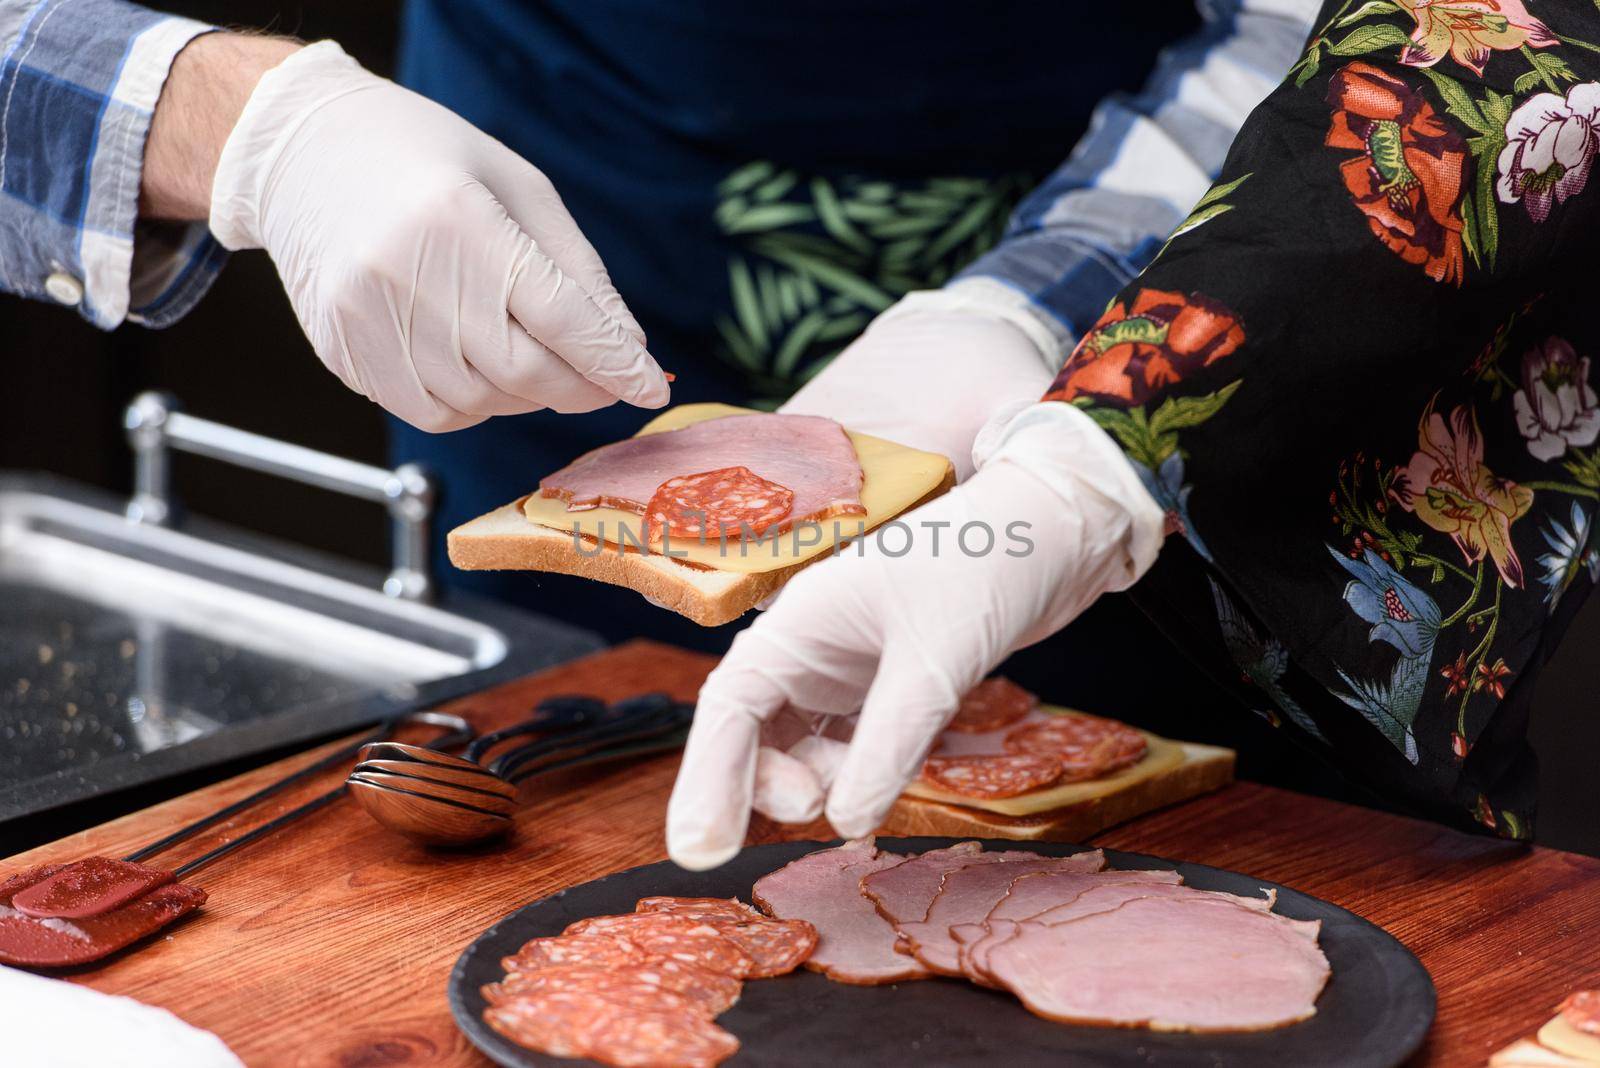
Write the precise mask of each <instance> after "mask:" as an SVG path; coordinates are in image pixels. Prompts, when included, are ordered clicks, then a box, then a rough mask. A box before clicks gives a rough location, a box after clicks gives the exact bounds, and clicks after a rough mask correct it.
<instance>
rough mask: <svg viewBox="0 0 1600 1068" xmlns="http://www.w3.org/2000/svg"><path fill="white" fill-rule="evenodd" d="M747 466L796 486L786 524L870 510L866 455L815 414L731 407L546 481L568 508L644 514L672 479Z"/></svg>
mask: <svg viewBox="0 0 1600 1068" xmlns="http://www.w3.org/2000/svg"><path fill="white" fill-rule="evenodd" d="M728 468H743V469H745V470H747V471H749V472H750V473H751V474H753V475H755V476H757V477H758V478H760V479H764V480H765V481H767V482H770V483H774V484H776V485H777V486H780V487H782V488H784V489H786V490H788V491H789V492H791V493H793V494H794V499H793V502H792V504H791V505H790V509H789V514H788V517H787V518H786V519H784V520H782V521H781V522H778V523H775V524H774V526H775V527H776V528H777V529H784V528H785V527H787V526H792V525H793V524H794V523H797V522H804V521H806V520H812V519H824V518H827V517H829V516H836V515H865V514H866V509H865V508H864V507H863V506H862V504H861V484H862V474H861V462H860V461H859V460H858V459H857V458H856V450H855V446H854V445H852V444H851V442H850V438H849V436H848V435H847V434H846V433H845V432H844V428H843V427H841V426H840V425H839V424H838V423H836V422H834V421H833V420H831V419H824V418H822V417H821V416H815V415H778V414H759V415H728V416H723V417H722V418H720V419H707V420H705V421H704V422H700V423H695V424H693V425H691V426H686V427H683V428H682V429H680V430H667V431H663V432H662V433H659V434H643V435H640V436H639V437H633V438H628V439H627V440H626V441H618V442H613V443H612V444H610V445H605V446H602V447H601V448H598V449H595V450H593V451H591V452H586V453H584V454H583V455H582V456H580V457H578V458H577V459H576V460H574V461H572V462H571V463H570V464H568V465H567V466H566V467H563V468H562V469H561V470H559V471H557V472H555V473H554V474H551V475H547V476H545V477H544V478H543V479H541V480H540V481H539V493H540V495H541V496H544V497H555V498H559V499H560V500H562V501H565V502H566V505H567V510H568V511H574V512H576V511H583V510H586V509H589V508H598V507H602V506H604V507H608V508H620V509H622V510H624V511H628V512H634V513H636V514H639V515H643V514H644V511H645V506H646V505H647V504H648V503H649V501H650V499H651V498H652V497H654V496H655V493H656V490H657V489H659V488H660V487H661V486H662V484H663V483H665V482H666V481H667V480H668V479H672V478H677V477H680V476H684V475H694V474H701V473H704V472H710V471H719V470H723V469H728Z"/></svg>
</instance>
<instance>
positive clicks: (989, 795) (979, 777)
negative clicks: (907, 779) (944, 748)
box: [922, 753, 1061, 800]
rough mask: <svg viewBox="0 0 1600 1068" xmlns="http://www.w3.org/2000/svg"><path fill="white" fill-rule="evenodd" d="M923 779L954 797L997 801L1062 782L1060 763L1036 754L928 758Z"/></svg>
mask: <svg viewBox="0 0 1600 1068" xmlns="http://www.w3.org/2000/svg"><path fill="white" fill-rule="evenodd" d="M922 778H923V779H924V780H925V781H927V782H929V783H932V784H933V785H934V786H937V787H939V788H940V789H941V790H948V791H950V792H951V793H953V794H961V795H962V796H963V797H978V798H984V799H986V800H994V799H998V798H1002V797H1016V796H1017V795H1018V794H1025V793H1027V792H1028V791H1030V790H1037V789H1039V788H1040V787H1042V786H1049V785H1050V784H1051V783H1053V782H1055V781H1056V780H1057V779H1059V778H1061V761H1059V760H1057V759H1056V758H1055V757H1052V756H1042V755H1040V754H1037V753H994V754H981V755H978V756H948V757H929V758H928V760H927V762H926V763H925V764H923V765H922Z"/></svg>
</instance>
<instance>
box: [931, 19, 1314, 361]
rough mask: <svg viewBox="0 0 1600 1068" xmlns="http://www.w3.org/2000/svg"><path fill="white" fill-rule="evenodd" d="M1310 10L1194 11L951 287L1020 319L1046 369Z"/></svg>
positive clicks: (1126, 272)
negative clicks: (1040, 342) (1032, 326)
mask: <svg viewBox="0 0 1600 1068" xmlns="http://www.w3.org/2000/svg"><path fill="white" fill-rule="evenodd" d="M1320 6H1321V4H1320V0H1200V3H1199V8H1200V12H1201V15H1202V16H1203V17H1204V19H1205V25H1204V26H1203V27H1202V28H1201V29H1200V30H1198V31H1197V32H1196V33H1195V34H1194V35H1193V36H1191V37H1190V38H1188V39H1186V40H1184V41H1181V42H1179V43H1178V44H1176V45H1175V46H1174V47H1172V48H1170V49H1168V50H1167V51H1166V52H1164V53H1163V54H1162V56H1161V59H1160V61H1159V62H1158V64H1157V66H1156V69H1155V71H1154V72H1153V73H1152V75H1151V77H1150V79H1149V81H1148V82H1147V84H1146V85H1145V87H1144V89H1143V91H1142V92H1140V93H1139V94H1137V95H1135V96H1131V97H1130V96H1123V95H1118V96H1113V97H1110V98H1108V99H1107V100H1105V101H1104V102H1103V103H1102V104H1101V105H1100V106H1099V107H1098V108H1096V109H1095V114H1094V118H1093V121H1092V123H1091V125H1090V128H1089V132H1088V133H1087V134H1085V135H1084V137H1083V139H1082V140H1081V141H1080V142H1079V143H1078V145H1077V147H1076V148H1075V149H1074V150H1073V152H1072V155H1071V156H1070V158H1068V159H1067V161H1066V162H1065V163H1063V164H1062V165H1061V166H1060V167H1059V168H1058V169H1057V170H1056V171H1055V172H1054V173H1053V174H1052V175H1051V176H1050V177H1049V178H1048V179H1046V180H1045V182H1044V184H1042V185H1040V186H1039V188H1038V189H1036V190H1034V191H1033V192H1032V193H1031V194H1029V195H1028V196H1027V197H1026V198H1025V199H1024V200H1023V202H1022V203H1021V204H1020V205H1019V206H1018V208H1017V211H1016V213H1015V215H1014V216H1013V217H1012V220H1011V224H1010V226H1009V228H1008V230H1007V233H1006V236H1005V237H1004V238H1003V239H1002V240H1001V242H1000V243H999V244H998V245H996V246H995V248H993V249H991V250H990V251H989V252H988V253H987V254H985V255H984V256H982V257H980V258H979V259H978V260H976V261H974V262H973V263H972V264H971V265H969V266H968V267H967V268H966V269H964V270H963V271H962V272H961V273H960V274H958V275H957V276H956V278H955V279H954V280H953V281H952V283H951V285H952V287H954V288H957V289H960V288H963V287H968V288H970V287H978V288H979V289H982V290H985V291H986V292H985V296H987V297H988V298H989V299H991V300H999V301H1001V302H1004V303H1006V304H1008V305H1010V306H1012V307H1014V308H1016V309H1018V310H1019V311H1021V312H1023V313H1025V314H1026V316H1027V317H1028V319H1029V320H1030V321H1032V322H1034V323H1036V324H1037V325H1038V326H1039V327H1040V328H1042V329H1041V330H1040V331H1031V332H1032V333H1034V334H1035V335H1036V336H1043V335H1048V336H1049V338H1050V339H1051V340H1052V341H1053V342H1054V344H1053V346H1052V347H1053V348H1054V350H1055V352H1054V353H1053V355H1054V357H1055V361H1056V363H1057V364H1058V365H1059V363H1060V362H1061V360H1062V359H1064V358H1065V356H1066V353H1067V352H1069V351H1070V350H1071V348H1072V346H1073V345H1074V344H1075V343H1076V341H1077V339H1078V338H1079V337H1081V336H1082V335H1083V334H1084V332H1085V331H1087V330H1088V329H1089V328H1090V327H1092V326H1093V325H1094V323H1095V321H1096V320H1097V319H1098V318H1099V317H1100V314H1101V312H1103V311H1104V310H1105V306H1106V302H1107V301H1109V300H1110V299H1111V298H1112V297H1113V296H1115V295H1116V293H1117V291H1118V290H1120V289H1121V288H1122V287H1123V286H1124V285H1125V284H1127V283H1128V282H1129V281H1131V280H1132V279H1133V278H1134V277H1135V276H1137V275H1138V274H1139V272H1140V271H1142V270H1144V268H1145V267H1146V266H1148V265H1149V263H1150V261H1151V260H1153V259H1154V258H1155V256H1156V253H1158V252H1160V251H1161V247H1162V245H1163V244H1164V243H1165V241H1166V239H1167V237H1168V236H1169V235H1170V234H1171V233H1172V232H1173V231H1174V230H1175V229H1177V227H1178V225H1179V224H1180V223H1182V222H1183V220H1184V219H1185V218H1186V217H1187V216H1188V213H1189V210H1190V208H1191V207H1193V205H1194V203H1195V201H1197V200H1199V199H1200V197H1201V196H1202V195H1204V194H1205V191H1206V189H1207V188H1208V187H1209V186H1210V185H1211V183H1212V181H1213V180H1214V179H1215V178H1216V175H1217V173H1218V171H1219V170H1220V169H1221V167H1222V163H1223V160H1224V159H1225V158H1226V156H1227V154H1228V148H1229V146H1230V145H1231V144H1232V142H1233V139H1234V136H1235V135H1236V134H1237V133H1238V131H1239V129H1240V127H1241V126H1243V125H1244V120H1245V118H1246V116H1248V115H1249V114H1250V112H1251V110H1252V109H1254V108H1255V106H1256V105H1257V104H1259V103H1260V102H1261V101H1262V100H1264V99H1265V98H1266V96H1267V94H1268V93H1270V92H1271V91H1272V90H1273V89H1274V88H1276V87H1277V85H1278V83H1279V82H1280V81H1282V79H1283V77H1284V75H1285V73H1286V72H1287V71H1288V69H1289V67H1290V66H1291V65H1292V64H1293V63H1294V61H1295V60H1296V59H1297V58H1299V55H1300V53H1301V51H1302V50H1303V49H1304V47H1305V42H1306V39H1307V38H1308V37H1309V36H1310V34H1311V31H1312V29H1313V28H1314V27H1313V23H1314V20H1315V18H1316V16H1317V12H1318V9H1319V8H1320Z"/></svg>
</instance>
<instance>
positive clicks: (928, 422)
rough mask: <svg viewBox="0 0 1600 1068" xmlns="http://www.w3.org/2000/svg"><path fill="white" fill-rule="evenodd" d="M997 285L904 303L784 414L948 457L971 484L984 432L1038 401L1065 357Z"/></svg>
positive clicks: (963, 286) (934, 293)
mask: <svg viewBox="0 0 1600 1068" xmlns="http://www.w3.org/2000/svg"><path fill="white" fill-rule="evenodd" d="M994 286H995V283H985V282H976V283H975V282H962V283H958V284H956V285H954V286H951V287H949V288H947V289H940V290H930V291H927V292H919V293H912V294H910V295H909V296H906V297H905V298H903V299H902V300H901V301H899V303H897V304H895V305H894V307H892V308H890V309H889V310H888V311H886V312H884V313H883V314H882V315H880V316H878V317H877V318H876V319H874V320H873V321H872V325H871V326H869V327H867V329H866V332H865V333H863V334H862V335H861V336H860V337H858V338H857V339H856V340H855V341H853V342H852V343H851V344H850V345H849V347H847V348H846V349H845V350H844V351H843V352H841V353H839V355H838V356H836V357H834V360H833V362H832V363H830V364H829V365H828V366H827V367H826V368H824V369H823V371H822V373H821V374H819V375H817V377H815V378H813V379H812V380H811V381H810V382H808V383H806V385H805V386H803V387H801V389H800V390H799V391H798V392H797V393H795V395H794V396H793V397H791V398H790V399H789V401H788V403H786V404H785V405H784V406H783V407H782V408H780V409H779V411H782V412H786V413H789V414H793V415H822V416H827V417H828V418H829V419H832V420H834V421H835V422H837V423H839V424H840V425H842V426H845V427H848V428H850V429H851V430H857V431H860V432H861V433H864V434H873V435H875V436H877V437H880V438H885V439H887V440H889V441H893V442H896V443H898V444H900V445H909V446H911V447H912V448H914V449H926V450H927V451H929V452H936V453H939V454H941V455H944V456H948V457H949V458H950V462H951V463H953V464H955V468H956V480H957V481H965V480H966V479H967V476H969V475H971V474H972V472H973V461H972V447H973V442H974V441H975V439H976V438H977V436H978V432H979V431H980V430H981V429H982V428H983V426H984V425H985V424H986V423H988V422H989V421H990V420H991V419H992V418H994V416H995V415H996V413H999V412H1003V413H1005V414H1007V415H1010V414H1014V413H1015V412H1016V411H1017V410H1018V409H1019V408H1022V407H1024V406H1026V405H1028V404H1031V403H1032V402H1034V401H1036V400H1038V399H1039V395H1040V394H1042V393H1043V392H1044V391H1045V389H1046V388H1047V387H1048V386H1049V385H1050V379H1051V377H1052V376H1053V375H1054V374H1055V370H1056V368H1057V367H1059V366H1060V363H1061V359H1062V356H1063V355H1064V354H1063V353H1061V352H1060V351H1059V350H1058V349H1057V348H1056V347H1055V344H1054V342H1053V339H1048V338H1044V337H1041V336H1040V333H1039V330H1038V328H1037V327H1036V326H1034V320H1032V318H1031V317H1029V316H1027V315H1026V314H1025V313H1023V312H1020V311H1019V310H1017V309H1015V308H1013V307H1011V306H1010V304H1009V303H1008V302H1006V301H1005V300H1004V298H1003V295H1002V294H998V293H995V292H994ZM1041 346H1048V348H1045V349H1041Z"/></svg>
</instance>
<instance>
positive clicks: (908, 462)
mask: <svg viewBox="0 0 1600 1068" xmlns="http://www.w3.org/2000/svg"><path fill="white" fill-rule="evenodd" d="M757 414H760V413H758V412H755V411H753V410H751V409H749V408H735V407H734V406H732V405H730V404H684V405H680V406H678V407H676V408H672V409H669V410H668V411H665V412H662V413H661V414H660V415H658V416H656V417H655V418H654V419H652V420H650V422H648V423H646V424H645V425H644V427H643V429H641V430H640V431H639V434H636V435H634V436H635V437H638V436H640V435H643V434H659V433H661V432H662V431H665V430H678V429H681V428H683V427H686V426H691V425H693V424H695V423H700V422H704V421H705V420H707V419H720V418H722V417H723V416H727V415H757ZM847 433H849V434H850V443H851V444H852V445H854V446H855V449H856V459H858V460H860V461H861V472H862V475H863V476H864V478H863V481H862V485H861V503H862V505H863V506H864V507H865V508H866V510H867V514H866V515H864V516H859V515H849V516H839V517H838V518H836V519H828V520H823V521H821V522H819V523H815V524H801V525H800V527H798V528H797V529H796V530H794V531H790V532H785V533H783V534H780V535H776V536H773V537H768V538H763V539H761V540H760V541H759V542H758V541H753V540H752V541H751V542H750V543H748V544H745V543H743V542H740V541H739V540H738V539H736V538H734V539H729V541H728V542H727V544H726V545H723V544H721V543H719V542H716V541H709V540H708V541H705V542H701V541H698V540H688V539H685V540H676V539H675V540H673V541H672V543H671V544H670V545H669V546H668V548H669V549H670V550H671V555H672V556H674V557H676V558H677V559H680V560H685V561H688V562H690V563H695V564H700V565H702V566H704V567H710V568H714V569H716V570H718V571H737V572H741V573H744V574H755V573H760V572H763V571H776V570H777V569H778V568H780V567H788V566H789V565H791V564H798V563H800V562H801V561H803V560H809V559H811V558H812V557H814V556H818V555H820V554H822V553H825V552H830V551H832V549H833V547H834V546H835V545H838V544H840V543H842V542H846V541H849V540H850V539H851V538H855V537H859V536H860V535H861V534H862V533H864V532H865V531H869V530H871V529H873V528H874V527H876V526H878V525H879V524H880V523H883V522H885V521H886V520H889V519H892V518H894V517H895V516H897V515H899V514H900V513H901V512H903V511H905V510H906V509H907V508H909V507H911V506H912V505H913V504H915V503H916V502H917V501H919V500H921V499H922V498H923V497H926V496H927V495H928V494H930V493H932V492H933V491H934V489H935V488H937V487H938V485H939V483H940V482H942V481H944V478H945V473H946V472H947V471H949V470H950V461H949V460H947V459H945V458H944V457H943V456H940V455H939V454H938V453H932V452H923V451H922V450H921V449H912V448H907V447H906V446H904V445H896V444H895V443H894V442H892V441H885V440H883V439H882V438H875V437H872V436H871V435H869V434H856V433H853V432H849V431H847ZM686 473H687V472H686ZM522 510H523V513H524V514H525V515H526V516H527V517H528V518H529V519H530V520H531V521H533V522H535V523H538V524H539V525H540V526H545V527H550V528H552V529H554V530H559V531H561V532H562V533H563V534H568V533H573V532H574V531H575V532H577V533H579V534H584V535H587V536H589V537H591V538H595V539H597V540H599V541H604V542H608V543H610V544H611V545H613V546H615V545H624V546H628V547H630V548H633V547H637V546H638V545H640V544H641V537H640V528H641V525H642V523H643V519H644V517H643V516H638V515H635V514H633V513H632V512H624V511H622V510H621V509H618V508H590V509H589V510H587V511H582V512H569V511H567V506H566V504H565V503H564V502H562V501H561V500H560V499H559V498H556V497H541V496H539V495H538V494H537V493H533V494H530V495H529V496H528V499H527V500H526V502H524V504H523V506H522ZM892 544H893V547H896V548H897V547H898V546H899V545H900V544H901V543H900V541H895V542H893V543H892Z"/></svg>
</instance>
